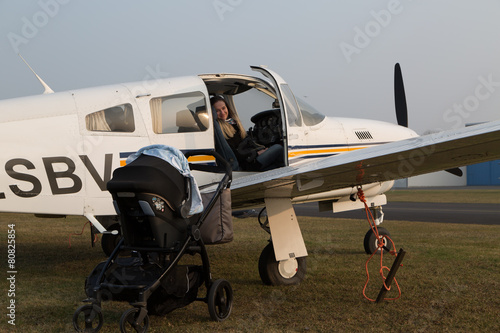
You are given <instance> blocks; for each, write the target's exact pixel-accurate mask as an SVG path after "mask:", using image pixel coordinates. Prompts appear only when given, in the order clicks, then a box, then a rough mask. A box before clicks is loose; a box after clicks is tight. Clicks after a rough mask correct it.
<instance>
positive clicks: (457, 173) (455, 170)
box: [444, 168, 464, 177]
mask: <svg viewBox="0 0 500 333" xmlns="http://www.w3.org/2000/svg"><path fill="white" fill-rule="evenodd" d="M444 171H446V172H449V173H451V174H452V175H455V176H458V177H462V176H463V174H464V173H463V172H462V170H461V169H460V168H453V169H446V170H444Z"/></svg>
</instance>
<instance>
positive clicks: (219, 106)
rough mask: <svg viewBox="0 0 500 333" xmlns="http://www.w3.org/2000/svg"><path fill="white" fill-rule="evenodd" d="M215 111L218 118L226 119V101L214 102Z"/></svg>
mask: <svg viewBox="0 0 500 333" xmlns="http://www.w3.org/2000/svg"><path fill="white" fill-rule="evenodd" d="M214 108H215V112H217V118H219V119H220V120H226V119H227V116H228V111H227V107H226V102H224V101H217V102H215V103H214Z"/></svg>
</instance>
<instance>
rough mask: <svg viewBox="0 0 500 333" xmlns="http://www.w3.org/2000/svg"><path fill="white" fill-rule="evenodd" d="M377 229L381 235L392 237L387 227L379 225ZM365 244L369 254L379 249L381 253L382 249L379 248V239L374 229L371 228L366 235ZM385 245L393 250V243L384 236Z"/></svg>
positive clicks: (378, 251)
mask: <svg viewBox="0 0 500 333" xmlns="http://www.w3.org/2000/svg"><path fill="white" fill-rule="evenodd" d="M377 229H378V233H379V235H387V236H389V237H391V234H390V233H389V231H388V230H387V229H385V228H381V227H378V228H377ZM363 245H364V246H365V252H366V253H367V254H372V253H373V252H375V251H377V253H380V250H379V249H378V239H377V237H376V236H375V234H374V233H373V230H372V229H371V228H370V230H368V232H367V233H366V235H365V240H364V241H363ZM384 246H385V247H387V248H388V249H389V250H392V244H391V242H389V241H388V240H387V238H384Z"/></svg>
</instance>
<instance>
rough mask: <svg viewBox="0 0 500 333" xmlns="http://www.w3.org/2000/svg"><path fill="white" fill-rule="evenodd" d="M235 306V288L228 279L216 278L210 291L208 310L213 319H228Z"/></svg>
mask: <svg viewBox="0 0 500 333" xmlns="http://www.w3.org/2000/svg"><path fill="white" fill-rule="evenodd" d="M232 308H233V288H231V285H230V284H229V282H228V281H226V280H223V279H218V280H215V281H214V282H213V283H212V285H211V286H210V290H209V291H208V312H209V313H210V318H212V320H213V321H223V320H226V319H227V318H228V317H229V315H230V314H231V309H232Z"/></svg>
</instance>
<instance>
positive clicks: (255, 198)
mask: <svg viewBox="0 0 500 333" xmlns="http://www.w3.org/2000/svg"><path fill="white" fill-rule="evenodd" d="M497 158H500V121H495V122H489V123H484V124H480V125H475V126H471V127H466V128H463V129H459V130H449V131H445V132H440V133H436V134H430V135H425V136H421V137H416V138H411V139H407V140H403V141H396V142H392V143H387V144H383V145H379V146H375V147H371V148H365V149H362V150H357V151H352V152H347V153H344V154H340V155H336V156H332V157H329V158H324V159H321V160H317V161H313V162H310V163H306V164H302V165H300V166H297V167H284V168H279V169H275V170H271V171H267V172H263V173H258V174H253V175H249V176H246V177H241V178H238V179H235V180H234V181H233V183H232V184H231V189H232V205H233V208H238V209H239V208H245V207H250V206H255V205H261V204H263V203H264V198H266V197H267V198H273V197H274V198H280V197H286V198H295V197H299V196H304V195H310V194H314V193H320V192H325V191H330V190H335V189H340V188H345V187H354V186H358V185H363V184H370V183H374V182H383V181H388V180H396V179H401V178H407V177H411V176H416V175H420V174H425V173H429V172H435V171H440V170H445V169H449V168H455V167H459V166H464V165H468V164H474V163H480V162H485V161H489V160H494V159H497ZM205 190H209V189H205Z"/></svg>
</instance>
